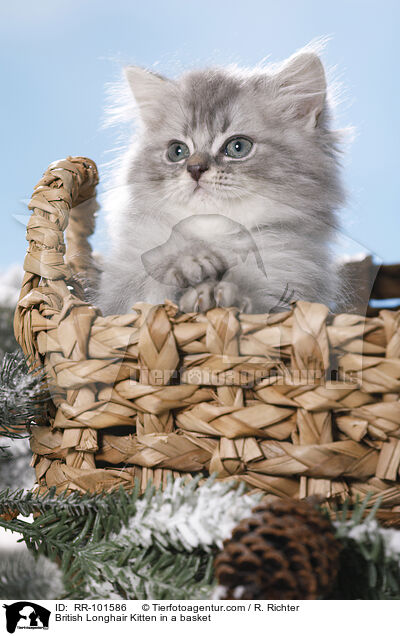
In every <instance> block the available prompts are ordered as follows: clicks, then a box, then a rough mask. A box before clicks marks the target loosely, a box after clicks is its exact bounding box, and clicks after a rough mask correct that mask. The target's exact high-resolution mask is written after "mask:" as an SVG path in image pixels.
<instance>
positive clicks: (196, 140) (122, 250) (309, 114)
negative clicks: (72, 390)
mask: <svg viewBox="0 0 400 636" xmlns="http://www.w3.org/2000/svg"><path fill="white" fill-rule="evenodd" d="M125 71H126V77H127V80H128V82H129V85H130V87H131V90H132V92H133V95H134V99H135V101H136V104H137V107H138V113H139V119H140V123H141V128H140V130H139V134H138V135H137V136H136V137H135V139H134V140H133V142H132V145H131V147H130V148H129V151H128V152H127V154H126V156H125V159H124V161H123V162H122V167H121V169H120V174H119V180H118V196H115V197H114V201H113V202H112V205H111V230H112V231H111V239H112V240H111V243H112V245H111V253H110V256H109V258H108V261H107V262H106V263H105V265H104V272H103V275H102V279H101V284H100V288H99V293H98V298H97V299H96V301H97V303H98V305H99V306H100V307H101V308H102V310H103V311H104V313H107V314H109V313H124V312H128V311H130V310H131V307H132V305H133V304H134V303H135V302H138V301H148V302H151V303H162V302H163V301H164V299H165V298H170V299H171V300H174V301H176V302H178V303H179V305H180V308H181V309H182V310H183V311H197V310H200V311H206V310H208V309H209V308H211V307H213V306H215V305H221V306H238V307H240V308H241V309H242V310H245V311H253V312H269V311H278V310H283V309H284V308H286V307H287V306H288V303H289V302H290V301H291V300H297V299H303V300H308V301H314V302H322V303H325V304H327V305H328V306H331V307H333V306H334V303H335V299H336V297H337V294H338V281H337V277H336V275H335V271H334V266H333V259H332V253H331V244H332V241H333V239H334V236H335V232H336V228H337V218H336V211H337V209H338V207H339V206H340V205H341V204H342V203H343V201H344V195H343V189H342V186H341V183H340V175H339V166H338V142H339V139H340V137H339V134H338V133H337V132H335V131H332V130H330V127H329V106H328V100H327V86H326V79H325V73H324V69H323V66H322V63H321V61H320V59H319V57H318V56H317V55H316V53H314V52H313V51H311V50H308V49H305V50H303V51H300V52H299V53H297V54H296V55H294V56H292V57H291V58H289V59H288V60H287V61H286V62H284V63H283V64H281V65H280V66H278V67H276V66H275V67H267V68H265V69H261V68H256V69H254V70H252V71H248V70H240V69H237V68H231V69H221V68H215V69H206V70H201V71H197V70H196V71H191V72H189V73H186V74H185V75H183V76H182V77H181V78H180V79H178V80H176V81H173V80H169V79H166V78H164V77H161V76H160V75H157V74H154V73H151V72H149V71H147V70H144V69H141V68H138V67H128V68H126V70H125ZM195 217H199V219H198V223H197V226H196V227H197V229H196V227H195V226H194V225H193V221H194V220H195ZM200 217H201V218H200ZM226 224H228V225H229V228H228V226H227V225H226ZM200 226H201V232H200V236H199V237H198V242H197V243H196V234H197V231H198V228H199V227H200ZM191 228H192V230H191ZM232 228H233V229H232ZM235 228H236V229H237V228H239V229H240V231H239V230H238V231H236V229H235ZM230 230H232V232H233V234H234V235H235V237H236V239H235V242H234V244H232V248H231V249H230V250H229V241H228V242H227V241H226V240H225V241H224V240H223V239H224V237H225V239H226V237H228V238H229V231H230ZM249 236H250V238H251V241H252V242H253V243H252V245H255V250H256V252H257V254H256V258H253V256H254V250H253V252H252V254H251V255H250V257H248V250H249V240H248V239H249ZM182 237H184V238H183V239H182ZM181 239H182V240H181ZM227 243H228V245H227ZM166 246H167V247H168V249H167V247H166ZM250 251H251V250H250ZM229 252H230V254H229ZM158 254H159V256H160V258H159V260H158V263H157V258H156V257H157V255H158ZM230 256H231V257H232V256H235V257H236V256H237V257H238V258H236V260H235V258H234V259H232V258H230ZM260 259H261V265H260ZM232 260H233V261H234V262H232Z"/></svg>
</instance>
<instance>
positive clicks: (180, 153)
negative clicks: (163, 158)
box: [167, 141, 190, 162]
mask: <svg viewBox="0 0 400 636" xmlns="http://www.w3.org/2000/svg"><path fill="white" fill-rule="evenodd" d="M189 155H190V152H189V148H188V147H187V145H186V144H184V143H183V142H182V141H173V142H172V144H169V146H168V151H167V157H168V159H169V160H170V161H175V162H176V161H181V160H182V159H186V157H188V156H189Z"/></svg>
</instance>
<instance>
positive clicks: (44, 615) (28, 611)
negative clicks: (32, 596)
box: [3, 601, 51, 634]
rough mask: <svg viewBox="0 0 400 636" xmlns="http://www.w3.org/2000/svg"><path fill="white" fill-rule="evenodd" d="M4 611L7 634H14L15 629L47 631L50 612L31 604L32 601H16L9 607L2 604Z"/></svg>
mask: <svg viewBox="0 0 400 636" xmlns="http://www.w3.org/2000/svg"><path fill="white" fill-rule="evenodd" d="M3 607H4V608H5V610H6V627H7V631H8V633H9V634H14V632H15V630H16V629H17V628H22V629H48V628H49V618H50V614H51V612H50V610H48V609H46V608H45V607H42V606H41V605H38V604H37V603H32V601H18V602H17V603H12V604H11V605H6V604H4V605H3Z"/></svg>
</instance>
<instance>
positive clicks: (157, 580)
mask: <svg viewBox="0 0 400 636" xmlns="http://www.w3.org/2000/svg"><path fill="white" fill-rule="evenodd" d="M199 479H200V477H199V478H197V479H195V480H192V481H191V482H189V483H185V481H184V480H183V479H177V480H175V482H172V481H171V482H170V483H169V484H168V486H167V488H166V489H165V490H164V491H162V490H158V491H157V490H156V489H155V488H154V487H152V486H151V485H149V486H148V488H147V490H146V492H145V493H144V494H143V495H142V496H140V497H139V484H138V483H137V484H136V489H135V490H134V491H133V492H131V493H127V492H125V491H124V490H123V489H122V488H121V489H120V490H119V491H118V492H113V493H104V494H100V495H95V496H93V495H88V494H86V495H79V494H77V493H74V494H71V495H65V494H64V495H61V496H60V495H56V493H55V490H54V489H52V490H51V491H50V492H48V493H47V494H45V495H41V494H33V493H32V492H23V491H16V492H14V493H11V492H10V491H3V492H0V513H3V514H4V513H5V514H7V513H9V512H10V511H14V513H15V514H16V513H18V514H23V515H29V514H32V513H37V512H39V513H40V516H39V517H37V518H36V519H35V520H34V521H33V522H32V523H27V522H24V521H22V520H20V519H13V520H11V521H7V520H5V519H1V518H0V526H3V527H4V528H7V529H10V530H14V531H16V532H20V533H21V534H22V536H23V538H24V541H25V542H26V544H27V546H28V547H29V549H30V550H32V551H33V552H34V553H36V554H41V555H44V556H48V557H50V558H51V559H55V558H58V559H60V560H61V561H62V569H63V572H64V575H65V581H66V593H67V595H69V596H70V597H74V598H77V597H83V598H85V597H86V598H87V597H88V594H90V595H92V596H94V597H101V596H102V595H103V597H104V593H105V590H107V594H112V595H118V597H119V598H171V595H172V597H173V598H197V597H199V598H204V595H206V594H208V593H209V592H210V589H211V587H210V586H211V585H212V579H213V573H212V567H211V566H212V560H213V557H214V554H215V551H216V550H217V546H218V545H219V544H220V543H221V541H222V539H223V538H225V536H227V533H229V532H230V531H231V530H232V528H233V527H234V525H236V523H237V522H238V520H239V519H240V518H243V516H248V515H249V514H250V512H251V509H252V508H253V507H254V505H255V504H256V503H257V502H258V500H259V497H258V496H257V497H256V496H249V495H245V494H244V492H243V490H244V486H241V487H239V488H237V487H236V484H232V483H230V484H229V483H221V482H215V480H213V479H209V480H207V481H206V482H205V483H204V484H202V485H201V486H199V483H198V482H199ZM213 510H214V513H212V511H213ZM96 595H97V596H96Z"/></svg>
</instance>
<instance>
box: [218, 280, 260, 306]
mask: <svg viewBox="0 0 400 636" xmlns="http://www.w3.org/2000/svg"><path fill="white" fill-rule="evenodd" d="M214 298H215V305H216V306H217V307H239V309H240V311H241V312H244V313H248V312H250V311H251V300H250V298H249V297H248V296H243V294H242V293H241V292H240V289H239V287H238V286H237V285H236V284H235V283H230V282H229V281H224V280H221V281H219V282H218V283H217V284H216V286H215V288H214Z"/></svg>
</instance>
